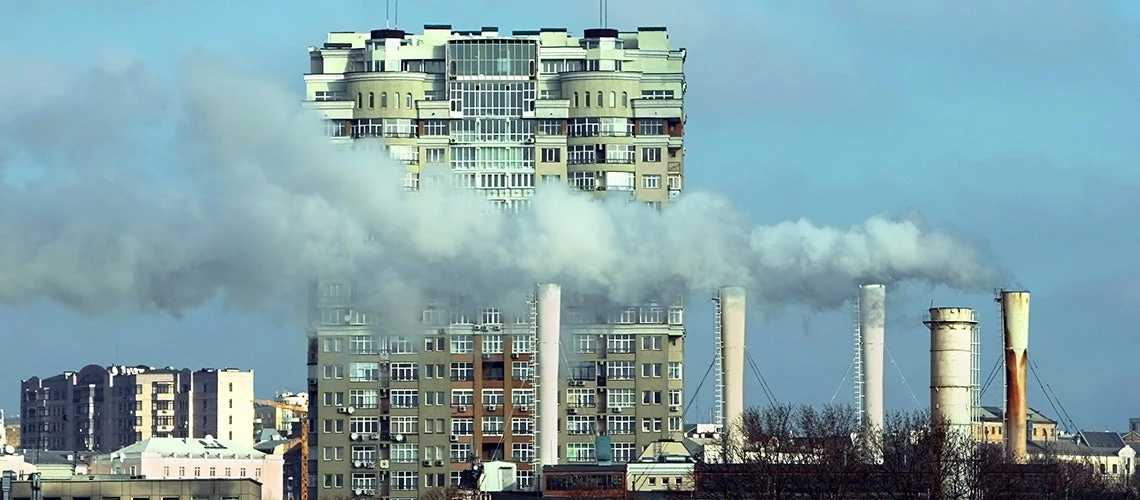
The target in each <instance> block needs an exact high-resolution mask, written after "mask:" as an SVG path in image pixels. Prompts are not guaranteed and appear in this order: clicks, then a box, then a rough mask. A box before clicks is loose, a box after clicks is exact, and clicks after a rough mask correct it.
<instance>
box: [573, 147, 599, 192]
mask: <svg viewBox="0 0 1140 500" xmlns="http://www.w3.org/2000/svg"><path fill="white" fill-rule="evenodd" d="M576 147H577V146H571V150H572V151H570V153H569V154H570V155H571V156H572V155H573V153H574V151H573V149H574V148H576ZM593 152H594V150H593V149H591V150H590V151H589V153H590V155H589V161H591V162H592V161H593ZM570 159H571V161H574V159H573V158H572V157H571V158H570ZM569 176H570V185H572V186H574V187H575V188H578V189H580V190H582V191H593V190H594V189H595V188H596V187H597V181H596V180H595V178H594V172H570V173H569Z"/></svg>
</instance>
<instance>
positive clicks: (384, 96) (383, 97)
mask: <svg viewBox="0 0 1140 500" xmlns="http://www.w3.org/2000/svg"><path fill="white" fill-rule="evenodd" d="M380 107H381V108H387V107H388V93H387V92H382V93H380Z"/></svg>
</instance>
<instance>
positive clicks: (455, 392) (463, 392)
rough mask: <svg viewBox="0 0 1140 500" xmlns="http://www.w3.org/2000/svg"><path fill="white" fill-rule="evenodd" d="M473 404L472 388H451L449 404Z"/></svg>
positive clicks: (473, 391)
mask: <svg viewBox="0 0 1140 500" xmlns="http://www.w3.org/2000/svg"><path fill="white" fill-rule="evenodd" d="M474 405H475V390H474V389H452V390H451V406H474Z"/></svg>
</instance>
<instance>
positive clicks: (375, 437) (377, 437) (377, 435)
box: [372, 433, 380, 440]
mask: <svg viewBox="0 0 1140 500" xmlns="http://www.w3.org/2000/svg"><path fill="white" fill-rule="evenodd" d="M372 439H373V440H379V439H380V434H379V433H376V434H373V435H372Z"/></svg>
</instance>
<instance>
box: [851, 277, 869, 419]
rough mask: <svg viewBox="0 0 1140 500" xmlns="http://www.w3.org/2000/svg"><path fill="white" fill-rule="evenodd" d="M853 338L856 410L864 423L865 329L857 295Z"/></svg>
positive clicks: (852, 361) (852, 363)
mask: <svg viewBox="0 0 1140 500" xmlns="http://www.w3.org/2000/svg"><path fill="white" fill-rule="evenodd" d="M851 330H852V338H853V339H854V342H855V348H854V349H853V351H854V353H855V354H854V356H855V357H854V358H853V359H852V360H851V366H853V367H854V368H855V379H854V380H853V382H854V383H855V411H856V412H857V413H856V415H857V417H858V418H859V425H863V419H864V418H866V415H864V414H863V329H862V328H861V326H860V324H859V297H858V296H856V297H855V319H854V321H852V327H851Z"/></svg>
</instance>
